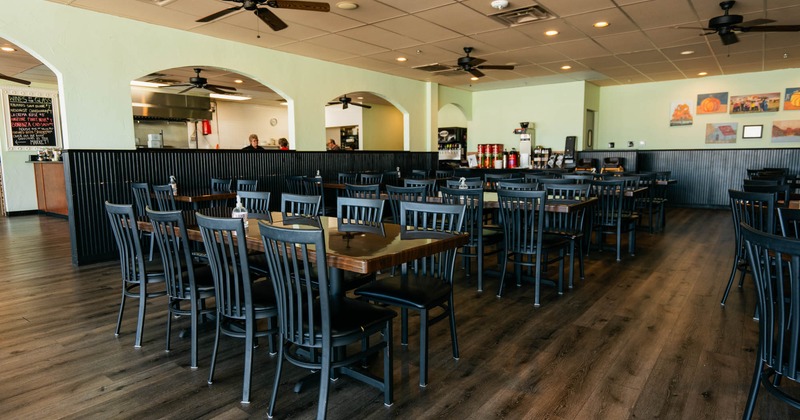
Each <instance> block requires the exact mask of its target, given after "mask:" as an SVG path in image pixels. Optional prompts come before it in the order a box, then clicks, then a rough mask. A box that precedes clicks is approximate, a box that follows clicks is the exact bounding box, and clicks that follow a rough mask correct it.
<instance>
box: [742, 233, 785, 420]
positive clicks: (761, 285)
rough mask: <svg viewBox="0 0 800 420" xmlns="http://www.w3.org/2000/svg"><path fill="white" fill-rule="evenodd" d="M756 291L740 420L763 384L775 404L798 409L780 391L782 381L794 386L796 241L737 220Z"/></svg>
mask: <svg viewBox="0 0 800 420" xmlns="http://www.w3.org/2000/svg"><path fill="white" fill-rule="evenodd" d="M739 231H740V235H741V241H742V243H743V244H744V248H745V249H746V254H747V259H748V263H749V265H750V267H751V269H752V274H753V281H754V283H755V289H756V293H757V297H758V300H757V302H758V303H757V305H758V306H757V308H758V311H759V317H758V330H759V333H758V351H756V365H755V371H754V373H753V379H752V381H751V383H750V392H749V393H748V396H747V404H746V406H745V409H744V414H743V415H742V418H743V419H750V418H751V417H752V416H753V411H754V410H755V405H756V400H757V398H758V391H759V390H760V389H761V387H762V386H763V387H764V388H765V389H766V390H767V391H768V392H769V393H771V394H772V395H773V396H775V397H777V398H778V399H779V400H781V401H783V402H785V403H787V404H789V405H790V406H791V407H793V408H794V409H800V399H798V398H797V397H796V395H797V394H796V393H793V394H794V395H791V394H789V393H787V392H786V391H784V389H783V388H782V387H781V381H782V380H787V379H788V380H790V381H793V382H800V367H799V366H798V362H800V360H798V354H800V345H798V344H799V343H800V322H798V320H800V317H798V316H797V315H798V310H797V308H798V307H800V293H798V289H797V282H798V281H800V242H799V241H797V240H795V239H791V238H783V237H780V236H776V235H772V234H770V233H767V232H763V231H762V230H761V229H759V228H756V227H753V226H749V225H748V224H747V223H746V222H744V221H742V223H741V224H740V227H739Z"/></svg>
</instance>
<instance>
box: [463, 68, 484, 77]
mask: <svg viewBox="0 0 800 420" xmlns="http://www.w3.org/2000/svg"><path fill="white" fill-rule="evenodd" d="M467 71H468V72H470V74H472V75H473V76H475V77H483V76H486V75H485V74H483V73H481V71H480V70H478V69H469V70H467Z"/></svg>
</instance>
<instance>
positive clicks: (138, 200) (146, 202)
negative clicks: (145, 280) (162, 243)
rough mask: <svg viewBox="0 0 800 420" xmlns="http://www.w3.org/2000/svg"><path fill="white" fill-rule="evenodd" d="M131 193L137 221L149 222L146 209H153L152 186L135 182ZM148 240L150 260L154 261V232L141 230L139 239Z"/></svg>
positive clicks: (132, 184)
mask: <svg viewBox="0 0 800 420" xmlns="http://www.w3.org/2000/svg"><path fill="white" fill-rule="evenodd" d="M131 191H132V192H133V204H134V205H135V207H134V208H133V209H134V212H133V213H134V214H135V215H136V220H138V221H140V222H144V221H147V214H146V209H147V208H148V207H150V208H153V202H152V200H151V198H150V184H148V183H146V182H134V183H131ZM144 238H147V241H148V242H149V243H150V257H149V259H150V260H152V259H153V249H154V248H155V244H154V243H153V232H145V231H142V230H140V231H139V239H140V240H141V239H144Z"/></svg>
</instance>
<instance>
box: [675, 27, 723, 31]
mask: <svg viewBox="0 0 800 420" xmlns="http://www.w3.org/2000/svg"><path fill="white" fill-rule="evenodd" d="M672 29H693V30H695V31H698V30H700V31H713V29H711V28H701V27H699V26H673V27H672Z"/></svg>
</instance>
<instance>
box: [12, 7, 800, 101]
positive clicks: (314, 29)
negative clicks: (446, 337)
mask: <svg viewBox="0 0 800 420" xmlns="http://www.w3.org/2000/svg"><path fill="white" fill-rule="evenodd" d="M50 1H52V2H55V3H61V4H65V5H68V6H70V7H78V8H82V9H87V10H92V11H95V12H100V13H107V14H111V15H115V16H121V17H125V18H129V19H134V20H139V21H143V22H148V23H153V24H157V25H162V26H167V27H172V28H176V29H180V30H185V31H189V32H194V33H198V34H203V35H209V36H214V37H218V38H223V39H230V40H235V41H237V42H244V43H248V44H252V45H257V46H261V47H264V48H270V49H274V50H279V51H285V52H289V53H292V54H298V55H303V56H308V57H314V58H318V59H321V60H325V61H330V62H335V63H341V64H344V65H348V66H353V67H359V68H364V69H369V70H375V71H379V72H383V73H388V74H392V75H396V76H401V77H407V78H411V79H416V80H423V81H433V82H437V83H440V84H442V85H445V86H452V87H457V88H462V89H467V90H472V91H478V90H485V89H497V88H506V87H516V86H524V85H536V84H545V83H558V82H567V81H575V80H586V81H589V82H591V83H594V84H596V85H599V86H610V85H618V84H629V83H643V82H653V81H664V80H675V79H687V78H696V77H702V76H699V75H698V74H699V73H700V72H705V73H706V74H707V75H710V76H713V75H722V74H734V73H747V72H758V71H767V70H776V69H785V68H798V67H800V34H799V33H797V32H786V33H753V32H751V33H741V34H739V39H740V41H741V42H739V43H737V44H734V45H730V46H724V45H722V43H721V42H720V39H719V37H718V36H717V35H715V34H712V35H710V36H702V33H703V31H702V30H701V29H676V28H675V27H676V26H682V27H696V28H701V27H705V26H706V25H707V22H708V20H709V19H710V18H712V17H715V16H719V15H721V14H722V11H721V10H720V8H719V4H718V1H715V0H538V1H536V2H534V1H532V0H509V6H508V8H507V9H506V10H510V9H517V8H522V7H528V6H533V5H539V6H541V7H543V8H545V9H546V10H547V11H549V12H550V13H551V14H552V17H553V18H552V19H549V20H541V21H534V22H530V23H525V24H520V25H515V26H509V25H507V24H503V23H501V22H500V21H498V20H496V19H493V18H492V17H491V15H493V14H495V13H498V12H499V11H498V10H496V9H493V8H492V7H491V5H490V4H491V0H462V1H455V0H353V1H352V3H356V4H358V6H359V7H358V8H357V9H354V10H343V9H340V8H338V7H337V3H340V2H339V1H328V2H326V3H329V4H330V7H331V11H330V13H318V12H307V11H297V10H289V9H270V10H271V11H273V12H274V13H275V14H276V15H278V16H279V17H280V18H281V19H282V20H284V21H285V22H286V23H288V25H289V27H288V28H287V29H285V30H282V31H279V32H273V31H272V30H270V29H269V27H267V26H266V25H264V23H263V22H261V21H260V20H259V19H258V18H257V17H256V16H255V15H254V14H253V13H252V12H248V11H244V10H242V11H240V12H236V13H233V14H230V15H228V16H226V17H225V18H222V19H219V20H216V21H213V22H210V23H197V22H195V21H196V20H197V19H200V18H202V17H204V16H207V15H209V14H212V13H214V12H217V11H219V10H222V9H225V8H228V7H232V6H236V5H237V3H233V2H227V1H222V0H115V1H102V0H50ZM732 13H735V14H740V15H743V16H744V19H745V20H751V19H757V18H766V19H773V20H775V21H776V22H775V23H774V24H776V25H781V24H783V25H787V24H800V2H798V1H797V0H739V1H737V2H736V4H735V6H734V8H733V9H732ZM600 20H604V21H607V22H609V26H608V27H606V28H601V29H599V28H595V27H593V26H592V24H593V23H595V22H597V21H600ZM548 30H557V31H558V32H559V33H558V35H556V36H546V35H545V34H544V33H545V32H546V31H548ZM465 46H471V47H473V48H474V51H473V53H472V55H473V56H476V57H480V58H482V59H485V60H486V64H499V65H506V64H512V65H514V66H516V67H515V69H514V70H511V71H505V70H486V71H484V73H485V74H486V76H485V77H483V78H481V79H479V80H477V81H472V80H470V79H469V77H468V76H469V74H468V73H466V72H446V73H431V72H426V71H423V70H418V69H415V68H414V67H418V66H425V65H430V64H435V63H438V64H444V65H452V64H455V63H456V61H457V60H458V58H459V57H460V56H463V55H464V52H463V48H464V47H465ZM686 51H692V53H691V54H685V52H686ZM398 57H405V58H406V61H405V62H399V61H397V58H398ZM2 58H3V59H2V60H0V73H4V74H7V75H11V76H16V77H21V78H28V79H29V80H35V79H36V77H37V74H36V73H37V72H41V69H40V68H39V67H38V66H39V64H38V63H35V59H34V60H33V61H32V60H31V57H29V56H28V57H24V55H23V58H22V59H20V61H19V63H16V62H9V61H10V60H7V59H6V58H5V56H3V57H2ZM12 61H13V60H12ZM199 64H201V63H199ZM564 66H569V67H570V68H569V69H567V70H564V69H562V68H563V67H564ZM173 70H176V71H175V72H167V71H165V72H163V73H165V77H168V78H173V77H175V78H177V79H178V80H183V79H188V77H189V76H191V75H192V71H191V68H183V69H173ZM215 73H216V72H215V71H214V70H211V69H209V72H208V73H206V74H204V76H205V77H208V79H209V83H213V84H221V85H230V84H231V80H232V79H231V78H232V77H236V78H239V79H242V77H241V76H238V75H235V74H215ZM219 73H222V72H219ZM142 79H143V80H146V79H147V77H143V78H142ZM250 82H252V81H248V82H247V83H250ZM253 83H254V84H255V85H258V83H256V82H253ZM258 86H260V85H258ZM258 86H249V88H248V89H245V90H253V91H258V90H259V89H262V90H263V89H266V88H264V87H263V86H261V87H258ZM243 88H244V86H243ZM267 90H268V89H267ZM273 99H275V98H273Z"/></svg>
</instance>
